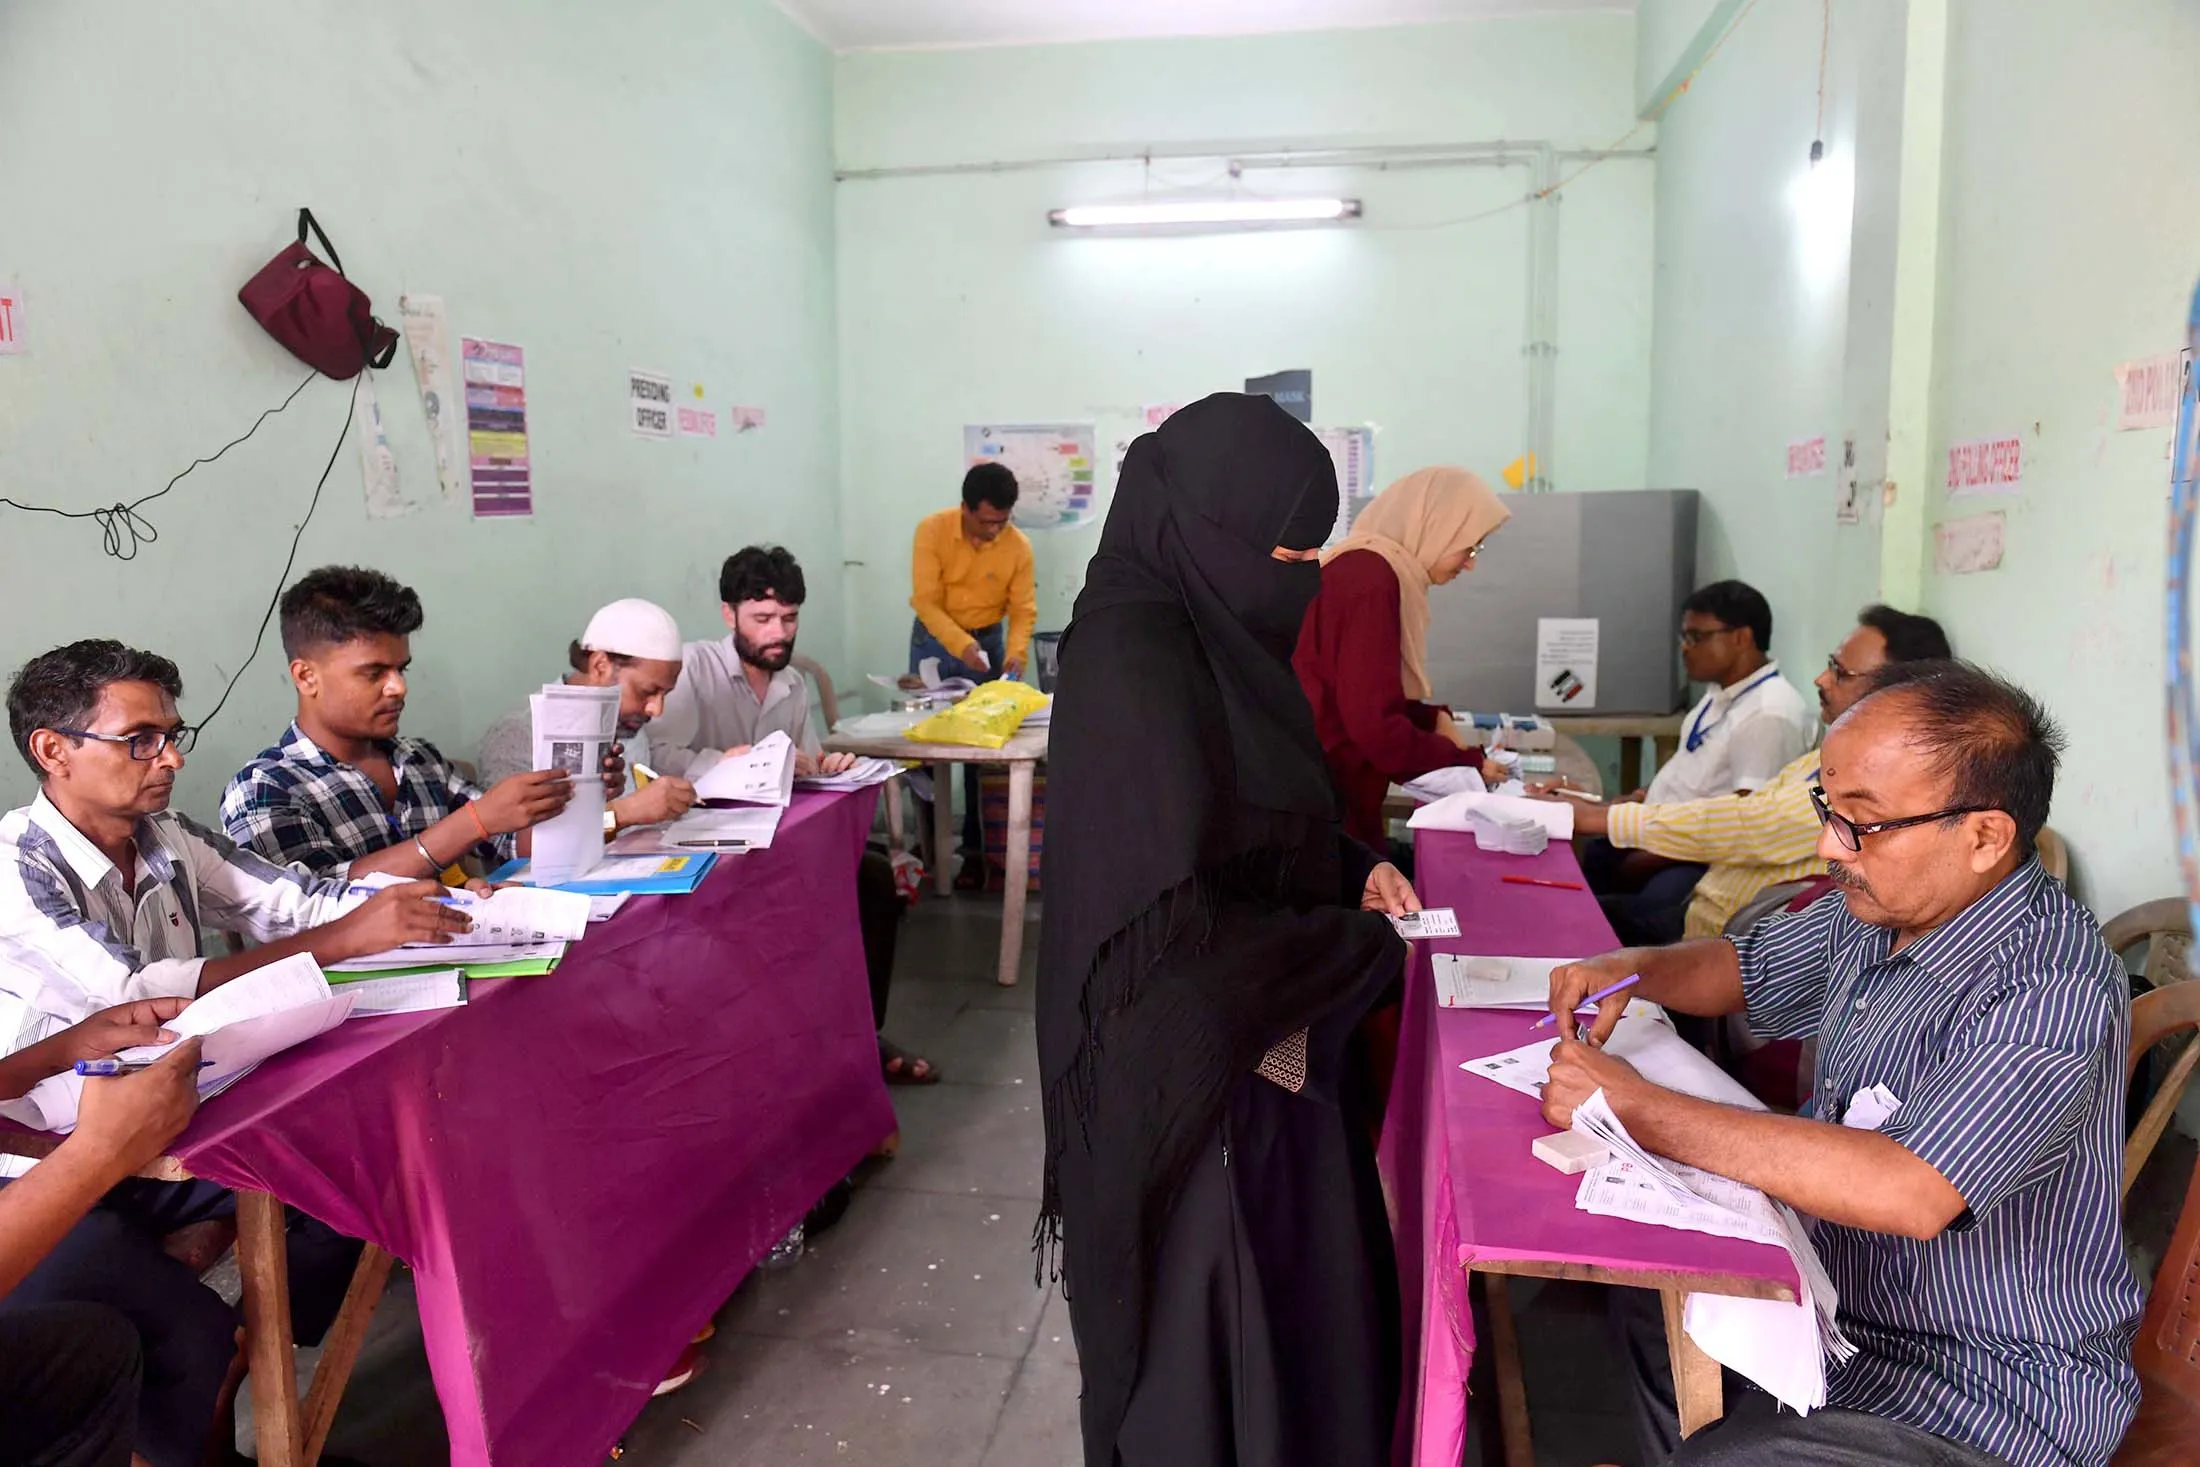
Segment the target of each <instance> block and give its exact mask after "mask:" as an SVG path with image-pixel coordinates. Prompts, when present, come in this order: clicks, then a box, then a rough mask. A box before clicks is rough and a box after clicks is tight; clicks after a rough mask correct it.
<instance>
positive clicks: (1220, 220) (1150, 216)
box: [1047, 199, 1360, 229]
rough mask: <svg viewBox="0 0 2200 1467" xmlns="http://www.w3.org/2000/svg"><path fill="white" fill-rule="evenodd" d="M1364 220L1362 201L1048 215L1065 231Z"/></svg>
mask: <svg viewBox="0 0 2200 1467" xmlns="http://www.w3.org/2000/svg"><path fill="white" fill-rule="evenodd" d="M1359 217H1360V201H1359V200H1358V199H1198V200H1187V201H1183V202H1178V203H1164V204H1076V205H1072V206H1071V207H1070V208H1067V209H1055V210H1052V211H1050V212H1049V213H1048V214H1047V223H1049V224H1052V225H1055V226H1057V227H1059V228H1062V229H1121V228H1135V227H1136V226H1138V225H1142V224H1144V225H1170V224H1320V223H1326V222H1328V221H1331V220H1337V219H1357V218H1359Z"/></svg>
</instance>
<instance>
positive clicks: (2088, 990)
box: [1735, 861, 2144, 1467]
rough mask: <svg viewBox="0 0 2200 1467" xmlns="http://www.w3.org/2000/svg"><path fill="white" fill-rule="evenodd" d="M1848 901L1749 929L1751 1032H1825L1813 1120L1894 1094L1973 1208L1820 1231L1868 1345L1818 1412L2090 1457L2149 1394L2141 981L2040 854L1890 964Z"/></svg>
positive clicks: (1886, 933) (1851, 1329)
mask: <svg viewBox="0 0 2200 1467" xmlns="http://www.w3.org/2000/svg"><path fill="white" fill-rule="evenodd" d="M1893 941H1894V934H1893V932H1892V931H1890V930H1889V929H1887V928H1884V927H1873V926H1868V925H1866V924H1865V923H1863V922H1860V921H1858V920H1857V919H1856V918H1855V917H1854V916H1852V915H1851V914H1850V912H1849V910H1848V905H1847V903H1846V902H1844V901H1843V900H1842V898H1841V895H1840V893H1839V892H1837V891H1836V892H1832V893H1829V894H1827V895H1826V896H1825V897H1823V898H1821V899H1820V900H1818V901H1817V902H1814V903H1813V904H1812V905H1811V906H1809V907H1808V908H1806V909H1805V910H1803V911H1802V912H1799V913H1797V914H1795V915H1793V916H1790V917H1776V918H1773V919H1771V920H1769V921H1766V922H1763V923H1760V924H1758V926H1757V927H1755V928H1754V929H1752V930H1751V931H1750V932H1749V933H1748V934H1747V935H1745V936H1743V937H1742V938H1740V939H1738V940H1737V941H1736V943H1735V949H1736V951H1737V952H1738V953H1739V954H1740V956H1741V963H1742V991H1743V994H1744V996H1745V998H1746V1000H1747V1002H1748V1011H1749V1024H1750V1027H1751V1028H1752V1029H1753V1030H1755V1031H1756V1032H1757V1033H1759V1034H1763V1035H1765V1036H1767V1037H1769V1038H1801V1037H1805V1036H1808V1035H1812V1034H1815V1035H1816V1036H1817V1037H1818V1046H1819V1047H1818V1073H1819V1089H1818V1094H1817V1097H1816V1099H1817V1104H1818V1110H1819V1114H1820V1115H1822V1116H1823V1117H1825V1118H1826V1119H1828V1120H1831V1119H1832V1118H1834V1117H1837V1116H1841V1115H1844V1114H1846V1113H1847V1110H1848V1107H1849V1103H1850V1100H1851V1098H1852V1097H1853V1096H1855V1095H1856V1094H1857V1093H1858V1092H1860V1091H1864V1090H1868V1089H1870V1088H1871V1087H1872V1086H1874V1085H1883V1086H1885V1087H1886V1088H1887V1089H1888V1090H1889V1091H1891V1092H1892V1093H1893V1095H1894V1098H1895V1099H1896V1100H1898V1101H1899V1102H1900V1105H1899V1106H1898V1107H1897V1108H1896V1110H1895V1111H1894V1114H1893V1115H1892V1117H1891V1118H1889V1119H1888V1120H1886V1121H1885V1122H1883V1123H1882V1124H1881V1125H1880V1127H1879V1129H1880V1131H1881V1132H1882V1134H1884V1135H1886V1136H1887V1137H1889V1138H1890V1139H1892V1140H1895V1141H1899V1142H1900V1143H1901V1144H1902V1145H1903V1146H1904V1147H1906V1148H1907V1149H1908V1150H1910V1151H1911V1152H1913V1153H1915V1154H1916V1155H1917V1156H1919V1157H1921V1158H1923V1159H1924V1160H1925V1161H1926V1162H1928V1163H1930V1164H1931V1165H1932V1167H1933V1169H1934V1170H1935V1171H1937V1172H1939V1173H1940V1174H1941V1176H1943V1177H1945V1178H1946V1179H1947V1180H1948V1181H1949V1183H1950V1184H1952V1185H1953V1186H1954V1187H1955V1189H1956V1190H1957V1191H1958V1192H1960V1193H1961V1194H1962V1195H1963V1200H1964V1202H1965V1204H1966V1210H1965V1211H1964V1213H1963V1215H1962V1216H1961V1217H1959V1218H1957V1219H1956V1221H1955V1222H1954V1223H1953V1224H1952V1225H1950V1226H1949V1227H1948V1228H1947V1229H1946V1230H1945V1231H1944V1232H1942V1233H1941V1235H1940V1236H1939V1237H1937V1238H1934V1239H1932V1240H1930V1241H1928V1242H1919V1241H1917V1240H1915V1239H1912V1238H1901V1237H1894V1236H1891V1235H1888V1234H1883V1233H1871V1232H1865V1231H1863V1230H1861V1229H1858V1228H1851V1227H1844V1226H1840V1225H1838V1224H1833V1223H1819V1224H1817V1225H1816V1228H1815V1230H1814V1233H1813V1237H1814V1239H1815V1241H1816V1243H1817V1245H1818V1251H1819V1253H1820V1255H1821V1256H1822V1257H1823V1258H1824V1260H1825V1264H1826V1269H1827V1272H1828V1274H1829V1275H1830V1276H1831V1277H1832V1279H1833V1283H1834V1287H1835V1288H1836V1290H1838V1292H1839V1293H1840V1296H1841V1310H1840V1320H1841V1327H1842V1329H1843V1330H1844V1331H1846V1333H1847V1334H1848V1336H1849V1338H1850V1339H1851V1340H1853V1341H1855V1342H1856V1345H1857V1347H1858V1354H1857V1355H1856V1357H1855V1358H1854V1359H1852V1360H1850V1361H1849V1362H1848V1363H1847V1364H1845V1365H1841V1366H1837V1367H1834V1368H1833V1369H1832V1370H1831V1371H1830V1373H1829V1375H1828V1377H1827V1383H1826V1403H1827V1404H1828V1405H1829V1406H1840V1407H1845V1408H1847V1409H1848V1410H1851V1411H1862V1412H1867V1413H1869V1414H1871V1415H1874V1416H1884V1417H1889V1418H1891V1419H1893V1420H1896V1421H1901V1422H1904V1423H1907V1424H1908V1425H1911V1426H1915V1427H1918V1428H1920V1429H1921V1430H1924V1431H1929V1432H1933V1433H1935V1434H1937V1435H1940V1436H1944V1437H1948V1438H1951V1439H1953V1440H1955V1441H1959V1442H1963V1443H1965V1444H1967V1445H1969V1446H1972V1447H1976V1448H1977V1449H1979V1450H1980V1451H1983V1452H1989V1453H1992V1454H1993V1455H1995V1456H1998V1457H2002V1458H2005V1459H2006V1460H2008V1461H2009V1462H2011V1463H2013V1464H2015V1467H2098V1464H2102V1463H2105V1462H2107V1461H2108V1460H2109V1457H2110V1455H2111V1454H2112V1453H2113V1452H2114V1451H2115V1450H2116V1444H2117V1443H2118V1442H2119V1441H2120V1440H2122V1438H2123V1434H2124V1429H2125V1428H2126V1427H2127V1426H2128V1425H2130V1423H2131V1418H2132V1413H2133V1411H2134V1410H2135V1409H2136V1408H2137V1405H2138V1400H2139V1381H2138V1376H2137V1374H2136V1373H2135V1372H2134V1370H2133V1369H2132V1364H2131V1342H2132V1340H2133V1338H2134V1337H2135V1336H2136V1334H2137V1333H2138V1324H2139V1311H2140V1306H2141V1304H2142V1302H2143V1298H2144V1295H2143V1292H2142V1290H2141V1288H2140V1285H2139V1281H2138V1279H2137V1278H2136V1277H2135V1276H2134V1275H2133V1274H2132V1271H2131V1268H2130V1265H2129V1264H2127V1263H2126V1262H2125V1259H2124V1251H2123V1234H2122V1229H2121V1224H2120V1221H2119V1217H2118V1212H2119V1203H2120V1201H2121V1191H2122V1168H2123V1150H2124V1137H2123V1121H2124V1047H2125V1044H2126V1043H2127V1040H2128V1036H2129V1032H2130V1022H2131V1020H2130V989H2129V987H2128V984H2129V981H2130V980H2129V979H2128V977H2127V976H2126V975H2125V972H2124V967H2123V964H2122V963H2121V962H2119V961H2118V960H2117V958H2116V956H2115V955H2114V954H2113V953H2111V952H2109V950H2108V948H2107V947H2106V946H2105V945H2104V944H2103V943H2102V941H2101V934H2100V929H2099V928H2098V927H2097V926H2096V925H2095V924H2094V921H2093V918H2092V916H2091V915H2090V914H2089V913H2088V912H2087V911H2086V910H2085V908H2083V907H2081V906H2079V905H2078V903H2077V902H2076V901H2074V900H2073V899H2072V898H2071V896H2070V894H2069V893H2068V892H2066V891H2064V890H2063V888H2062V884H2061V883H2060V882H2058V881H2056V880H2055V879H2054V878H2053V877H2051V876H2049V875H2048V874H2047V873H2046V872H2045V871H2044V870H2042V869H2041V867H2040V864H2039V862H2037V861H2029V862H2027V863H2025V864H2024V865H2023V866H2021V867H2019V868H2018V869H2017V870H2016V871H2014V872H2012V873H2010V875H2009V876H2008V877H2006V878H2005V879H2004V880H2003V881H2002V882H2001V883H2000V884H1999V885H1997V886H1996V887H1994V889H1993V890H1992V891H1990V892H1988V893H1987V894H1986V895H1985V896H1983V897H1981V898H1979V900H1977V901H1976V902H1973V903H1972V904H1971V905H1970V906H1969V907H1967V908H1965V909H1964V910H1963V911H1962V912H1961V913H1960V914H1959V915H1958V916H1957V917H1956V918H1955V919H1954V920H1953V921H1951V922H1949V923H1947V924H1946V925H1945V926H1942V927H1940V928H1938V929H1936V930H1935V931H1933V932H1931V933H1929V934H1927V935H1926V936H1925V937H1923V938H1920V939H1919V940H1918V941H1916V942H1914V943H1912V944H1911V945H1910V946H1909V947H1907V948H1905V949H1904V950H1903V951H1902V952H1901V953H1899V954H1895V955H1893V956H1889V949H1890V948H1891V947H1892V945H1893Z"/></svg>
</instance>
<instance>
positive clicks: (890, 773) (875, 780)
mask: <svg viewBox="0 0 2200 1467" xmlns="http://www.w3.org/2000/svg"><path fill="white" fill-rule="evenodd" d="M1024 721H1025V722H1026V723H1029V722H1030V721H1031V720H1029V719H1026V720H1024ZM900 773H901V766H900V765H899V764H896V763H895V762H894V761H893V760H891V759H858V760H856V762H855V763H854V764H852V765H850V766H849V767H848V768H847V769H845V770H843V771H841V772H840V773H839V774H811V775H804V776H801V777H799V778H797V779H796V780H795V782H794V783H795V788H797V789H805V790H860V789H868V788H870V787H871V786H872V785H876V784H885V783H886V782H887V781H889V780H891V779H894V778H895V777H897V776H898V775H900Z"/></svg>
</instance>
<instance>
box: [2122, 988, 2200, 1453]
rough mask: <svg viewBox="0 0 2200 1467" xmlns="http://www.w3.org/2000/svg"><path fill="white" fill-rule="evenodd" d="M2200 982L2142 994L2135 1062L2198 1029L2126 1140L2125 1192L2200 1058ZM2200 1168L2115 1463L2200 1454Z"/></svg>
mask: <svg viewBox="0 0 2200 1467" xmlns="http://www.w3.org/2000/svg"><path fill="white" fill-rule="evenodd" d="M2195 1031H2200V982H2184V983H2172V984H2170V985H2169V986H2167V987H2165V988H2158V989H2156V990H2154V991H2153V992H2151V993H2144V994H2141V995H2140V996H2139V997H2138V998H2137V999H2136V1000H2134V1001H2133V1003H2132V1005H2131V1049H2130V1053H2129V1055H2128V1057H2127V1064H2128V1065H2129V1066H2132V1067H2135V1066H2136V1065H2137V1064H2138V1062H2139V1060H2140V1058H2141V1057H2142V1056H2144V1055H2145V1054H2146V1053H2147V1051H2149V1050H2151V1049H2153V1048H2154V1046H2155V1045H2157V1044H2160V1043H2161V1042H2162V1041H2163V1040H2165V1039H2170V1038H2174V1037H2176V1036H2177V1035H2179V1034H2184V1033H2195V1037H2194V1038H2193V1039H2191V1040H2190V1041H2188V1042H2187V1043H2186V1045H2185V1047H2184V1050H2183V1051H2182V1052H2181V1053H2180V1054H2179V1055H2178V1058H2177V1063H2176V1065H2175V1066H2174V1067H2173V1068H2172V1069H2171V1070H2170V1073H2169V1075H2168V1077H2167V1078H2166V1079H2165V1080H2164V1081H2163V1084H2162V1088H2161V1091H2160V1093H2159V1094H2157V1095H2156V1096H2155V1098H2154V1103H2153V1104H2152V1105H2150V1106H2148V1107H2147V1112H2146V1115H2145V1116H2144V1117H2142V1118H2141V1119H2140V1122H2139V1126H2138V1129H2137V1130H2136V1131H2134V1132H2133V1134H2132V1137H2131V1140H2130V1142H2129V1143H2128V1144H2126V1146H2125V1147H2124V1191H2125V1193H2126V1194H2127V1195H2128V1194H2129V1193H2130V1191H2131V1184H2132V1182H2133V1181H2134V1180H2135V1179H2136V1178H2137V1177H2138V1175H2139V1170H2140V1168H2141V1167H2143V1166H2145V1165H2146V1160H2147V1157H2148V1156H2149V1155H2151V1154H2152V1152H2153V1150H2154V1143H2155V1142H2156V1141H2157V1140H2159V1139H2160V1138H2161V1135H2162V1131H2163V1128H2164V1127H2165V1126H2166V1125H2167V1124H2168V1123H2169V1117H2170V1113H2171V1111H2173V1110H2174V1109H2175V1108H2176V1104H2177V1100H2178V1097H2179V1096H2180V1095H2181V1094H2182V1093H2183V1091H2184V1088H2185V1085H2186V1083H2187V1082H2188V1081H2189V1080H2190V1079H2191V1078H2192V1072H2193V1068H2194V1066H2195V1064H2196V1063H2200V1032H2195ZM2196 1291H2200V1167H2196V1168H2194V1170H2193V1176H2192V1181H2191V1183H2190V1185H2188V1186H2187V1188H2186V1190H2185V1202H2184V1206H2183V1208H2182V1209H2181V1210H2180V1211H2179V1212H2178V1215H2177V1230H2176V1232H2175V1233H2173V1234H2172V1235H2171V1237H2170V1243H2169V1248H2168V1250H2167V1251H2166V1252H2164V1253H2163V1255H2162V1265H2161V1267H2160V1268H2159V1269H2157V1270H2155V1274H2154V1288H2153V1291H2152V1292H2151V1293H2150V1294H2149V1295H2148V1296H2147V1309H2146V1314H2145V1315H2144V1316H2143V1317H2142V1318H2141V1320H2140V1321H2139V1338H2138V1340H2137V1341H2136V1342H2135V1343H2134V1344H2133V1345H2132V1349H2131V1359H2132V1363H2133V1364H2134V1365H2136V1366H2137V1367H2138V1370H2139V1415H2138V1417H2137V1419H2136V1420H2134V1421H2133V1422H2132V1424H2131V1430H2130V1431H2129V1432H2128V1433H2126V1434H2125V1437H2124V1443H2123V1446H2122V1447H2121V1448H2119V1449H2118V1450H2117V1453H2116V1457H2115V1467H2171V1464H2177V1467H2189V1464H2190V1463H2192V1462H2193V1461H2194V1460H2195V1458H2196V1457H2200V1309H2195V1308H2194V1307H2193V1300H2194V1295H2195V1293H2196Z"/></svg>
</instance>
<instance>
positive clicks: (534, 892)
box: [352, 873, 590, 964]
mask: <svg viewBox="0 0 2200 1467" xmlns="http://www.w3.org/2000/svg"><path fill="white" fill-rule="evenodd" d="M352 884H353V885H354V886H372V887H377V888H379V887H384V886H400V885H403V884H404V879H403V878H401V877H392V876H383V875H381V874H380V873H376V874H374V875H370V876H364V877H361V878H360V879H359V880H358V881H356V882H353V883H352ZM443 900H444V901H446V902H448V903H449V904H450V905H451V906H452V907H454V908H455V909H457V910H458V911H461V912H464V913H465V914H466V916H467V918H468V920H470V921H471V922H472V923H473V924H474V925H473V928H472V929H471V930H470V931H466V932H453V933H451V934H450V939H451V940H450V941H449V942H447V943H442V942H413V943H407V944H406V945H405V946H404V947H403V948H400V949H397V951H400V952H408V951H409V952H413V953H415V954H416V956H415V957H414V959H413V961H414V962H415V963H416V964H417V963H418V962H419V961H420V959H419V958H418V956H417V954H418V952H419V951H420V950H423V949H425V950H431V951H438V952H439V951H441V950H443V949H444V948H448V947H463V948H475V947H503V946H506V945H508V944H511V943H537V942H555V941H563V942H571V941H574V940H576V939H578V938H580V937H582V936H584V935H585V934H586V933H587V931H588V921H589V915H590V913H589V899H588V898H587V897H585V896H581V895H579V894H577V893H574V892H570V891H546V890H543V889H541V888H538V887H531V886H501V887H498V888H497V889H496V890H494V891H492V892H491V893H489V895H487V896H481V895H479V894H477V893H475V892H471V891H468V890H466V889H465V888H463V887H452V888H451V889H449V890H448V891H446V892H445V893H444V895H443ZM466 959H467V961H468V962H472V961H473V960H474V955H473V954H472V953H471V952H469V953H467V954H466Z"/></svg>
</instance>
